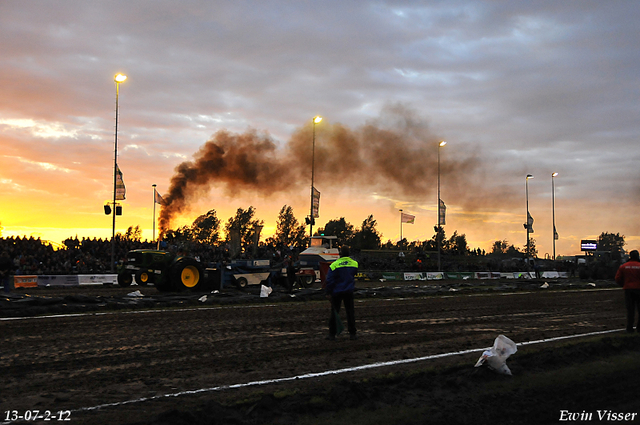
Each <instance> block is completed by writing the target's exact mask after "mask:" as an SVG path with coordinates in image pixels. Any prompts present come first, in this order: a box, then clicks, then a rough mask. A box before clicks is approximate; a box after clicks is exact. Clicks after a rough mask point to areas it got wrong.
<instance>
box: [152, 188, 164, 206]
mask: <svg viewBox="0 0 640 425" xmlns="http://www.w3.org/2000/svg"><path fill="white" fill-rule="evenodd" d="M154 190H155V189H154ZM155 193H156V196H155V202H156V204H160V205H164V199H162V196H160V194H159V193H158V191H157V190H156V191H155Z"/></svg>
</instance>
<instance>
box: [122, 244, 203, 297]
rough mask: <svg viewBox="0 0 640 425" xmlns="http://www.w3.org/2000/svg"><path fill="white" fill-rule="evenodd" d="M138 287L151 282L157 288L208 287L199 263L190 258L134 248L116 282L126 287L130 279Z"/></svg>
mask: <svg viewBox="0 0 640 425" xmlns="http://www.w3.org/2000/svg"><path fill="white" fill-rule="evenodd" d="M134 278H135V281H136V283H137V284H138V285H140V286H146V285H148V284H153V285H155V286H156V288H158V290H160V291H184V290H192V291H200V290H206V289H207V287H208V282H207V279H206V278H205V272H204V268H203V267H202V265H201V264H200V263H199V262H198V261H196V260H195V259H194V258H190V257H182V256H177V255H175V254H172V253H170V252H166V251H156V250H152V249H136V250H133V251H129V253H128V254H127V261H126V262H125V264H124V265H123V266H121V267H120V268H119V270H118V285H120V286H122V287H127V286H130V285H131V284H132V283H133V279H134Z"/></svg>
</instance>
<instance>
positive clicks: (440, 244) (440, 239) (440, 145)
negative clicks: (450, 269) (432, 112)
mask: <svg viewBox="0 0 640 425" xmlns="http://www.w3.org/2000/svg"><path fill="white" fill-rule="evenodd" d="M446 144H447V142H445V141H444V140H442V141H440V142H439V143H438V217H437V218H436V223H438V225H437V226H436V229H437V230H436V232H437V233H436V241H437V242H438V271H442V267H441V261H440V248H441V246H442V238H441V237H440V204H441V200H440V148H441V147H443V146H444V145H446Z"/></svg>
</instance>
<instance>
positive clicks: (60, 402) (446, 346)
mask: <svg viewBox="0 0 640 425" xmlns="http://www.w3.org/2000/svg"><path fill="white" fill-rule="evenodd" d="M111 291H115V290H114V289H111ZM356 316H357V326H358V329H359V336H360V338H359V339H358V340H357V341H349V340H348V338H345V337H344V336H343V337H339V338H338V340H337V341H335V342H330V341H326V340H325V339H324V337H325V334H326V323H327V320H328V303H327V302H326V301H308V302H286V303H284V302H271V301H270V300H268V299H266V300H263V301H262V302H259V303H253V304H240V305H224V306H220V305H218V306H216V305H207V306H203V307H201V308H198V307H185V308H172V309H163V310H159V311H154V310H148V309H145V310H127V311H123V310H116V311H105V312H102V313H95V312H88V313H82V314H80V315H77V316H71V317H68V316H67V317H46V318H38V317H32V318H24V319H18V318H7V319H4V320H3V321H0V332H1V333H2V352H1V354H0V376H2V390H1V391H2V392H1V393H0V405H1V406H2V414H3V415H5V416H3V417H2V419H3V420H4V419H5V417H6V413H4V412H5V411H7V410H16V411H18V412H21V413H22V412H25V411H27V410H34V409H38V410H40V411H45V410H50V411H52V412H58V411H60V410H70V411H71V414H70V415H71V420H72V421H71V423H73V424H79V423H91V424H99V423H105V424H106V423H110V424H124V423H145V422H147V421H149V422H151V420H152V419H153V418H155V417H156V416H157V414H159V413H160V412H166V411H169V410H171V409H176V408H180V409H190V408H191V407H195V406H199V405H200V404H202V403H204V402H205V401H209V400H216V401H220V402H228V401H231V400H238V399H242V397H244V396H245V395H247V394H250V393H251V392H255V391H256V390H257V389H256V387H251V388H246V389H225V390H220V391H205V392H201V393H197V394H190V395H181V396H176V397H159V398H155V399H152V400H149V401H140V402H135V403H130V404H125V405H119V406H114V407H103V408H100V409H95V410H84V409H85V408H92V407H95V406H100V405H104V404H110V403H121V402H126V401H127V400H138V399H141V398H153V397H155V396H160V395H164V394H178V393H180V392H183V391H194V390H199V389H210V388H214V387H220V386H226V385H234V384H240V383H247V382H252V381H259V380H267V379H280V378H286V377H292V376H297V375H302V374H306V373H314V372H323V371H327V370H334V369H341V368H345V367H355V366H360V365H364V364H371V363H377V362H386V361H392V360H399V359H407V358H414V357H422V356H429V355H433V354H440V353H448V352H455V351H460V350H469V349H476V348H477V349H481V348H484V347H487V346H490V345H491V344H492V343H493V340H494V339H495V337H496V336H498V335H499V334H504V335H507V336H508V337H509V338H511V339H513V340H514V341H516V342H523V341H531V340H539V339H544V338H553V337H558V336H564V335H574V334H582V333H588V332H595V331H604V330H613V329H621V328H623V327H624V304H623V295H622V292H621V291H620V290H616V289H603V290H598V289H595V290H579V291H533V292H516V293H509V294H504V295H498V294H490V293H471V294H458V293H453V294H452V295H451V296H427V297H413V298H373V297H372V298H357V303H356ZM479 354H480V352H478V353H476V354H471V355H468V356H467V357H468V358H469V359H470V362H471V364H470V366H473V364H472V363H474V362H475V359H477V358H478V356H479ZM437 361H438V362H440V363H443V364H444V363H446V362H447V361H448V360H447V359H443V360H437ZM458 361H459V359H458ZM433 362H435V361H433ZM415 367H416V365H415V364H408V365H404V366H390V367H387V368H382V369H375V370H369V371H363V372H352V373H349V374H348V375H338V376H328V377H321V378H314V379H309V380H298V381H291V382H281V383H277V384H270V385H268V386H263V387H260V391H280V392H282V391H302V390H305V389H308V388H312V387H314V386H319V387H327V386H329V385H331V384H332V383H333V382H336V381H339V380H343V379H345V378H346V377H347V376H348V377H349V378H358V379H360V378H362V377H364V376H377V375H380V374H384V373H390V372H394V373H396V372H403V371H408V370H411V369H413V368H415Z"/></svg>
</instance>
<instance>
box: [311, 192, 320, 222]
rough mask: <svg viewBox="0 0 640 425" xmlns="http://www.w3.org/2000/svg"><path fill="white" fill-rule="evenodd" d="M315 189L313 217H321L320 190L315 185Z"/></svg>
mask: <svg viewBox="0 0 640 425" xmlns="http://www.w3.org/2000/svg"><path fill="white" fill-rule="evenodd" d="M312 189H313V192H312V193H313V218H319V217H320V192H318V190H317V189H316V188H315V187H314V188H312Z"/></svg>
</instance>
